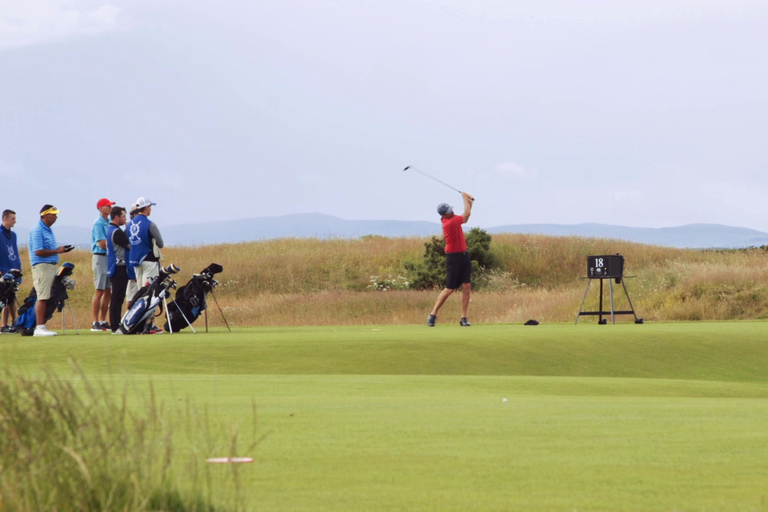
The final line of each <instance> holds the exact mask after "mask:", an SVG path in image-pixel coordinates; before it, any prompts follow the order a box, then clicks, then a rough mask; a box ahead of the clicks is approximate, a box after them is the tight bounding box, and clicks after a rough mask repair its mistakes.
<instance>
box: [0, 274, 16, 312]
mask: <svg viewBox="0 0 768 512" xmlns="http://www.w3.org/2000/svg"><path fill="white" fill-rule="evenodd" d="M19 280H21V270H17V269H12V270H10V271H8V272H6V273H5V274H3V276H2V277H0V311H2V310H3V309H4V308H5V307H6V306H8V304H11V303H12V302H13V301H14V300H16V292H17V291H19Z"/></svg>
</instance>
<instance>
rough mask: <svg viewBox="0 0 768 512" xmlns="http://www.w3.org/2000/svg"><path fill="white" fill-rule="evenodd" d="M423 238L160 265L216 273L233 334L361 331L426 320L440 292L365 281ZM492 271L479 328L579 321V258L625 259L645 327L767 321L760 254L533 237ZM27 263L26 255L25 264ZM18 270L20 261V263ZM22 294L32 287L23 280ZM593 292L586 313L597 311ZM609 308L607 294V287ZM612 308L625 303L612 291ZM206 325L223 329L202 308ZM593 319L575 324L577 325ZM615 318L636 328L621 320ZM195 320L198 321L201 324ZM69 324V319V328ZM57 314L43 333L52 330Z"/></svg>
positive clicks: (85, 282)
mask: <svg viewBox="0 0 768 512" xmlns="http://www.w3.org/2000/svg"><path fill="white" fill-rule="evenodd" d="M427 241H428V238H384V237H377V236H371V237H363V238H360V239H338V240H320V239H298V238H295V239H279V240H267V241H260V242H251V243H242V244H221V245H211V246H200V247H170V248H167V249H166V250H164V255H165V263H170V262H174V263H176V264H177V265H179V266H180V267H181V268H182V272H181V273H180V274H178V275H177V281H178V283H179V285H182V284H184V283H185V282H186V281H187V280H188V279H189V277H190V276H191V274H192V273H195V272H199V271H200V270H202V269H203V268H204V267H206V266H207V265H208V264H210V263H211V262H216V263H220V264H221V265H223V266H224V272H223V273H221V274H219V275H218V276H217V278H218V280H219V281H220V283H221V285H220V286H219V287H218V288H217V289H216V297H217V299H218V301H219V304H220V306H221V307H222V308H223V311H224V314H225V315H226V317H227V319H228V320H229V321H230V323H231V324H234V325H240V326H245V325H344V324H349V325H365V324H399V323H406V324H407V323H414V324H418V323H422V322H424V319H425V317H426V315H427V313H428V312H429V310H430V309H431V307H432V304H433V302H434V300H435V297H436V293H437V292H436V291H427V292H424V291H415V290H405V291H399V290H389V291H377V290H375V289H374V288H372V287H371V286H370V285H371V278H372V277H373V276H378V277H379V278H381V279H386V278H388V277H389V276H391V278H392V279H396V278H397V277H398V276H401V277H403V278H404V279H403V280H401V281H407V278H408V276H407V273H406V271H405V263H406V262H408V261H411V262H416V261H419V260H420V258H421V257H422V254H423V252H424V244H425V242H427ZM491 249H492V251H493V252H494V253H495V254H496V256H497V257H498V260H499V261H500V267H499V268H498V269H496V270H494V271H493V272H491V273H488V274H486V275H485V276H484V277H483V279H482V283H478V284H482V285H483V287H482V289H480V290H476V291H475V292H474V293H473V295H472V303H471V307H470V316H471V319H472V320H473V321H475V322H478V323H489V322H522V321H525V320H527V319H529V318H535V319H537V320H539V321H544V322H570V321H573V320H574V319H575V316H576V313H577V311H578V308H579V304H580V302H581V299H582V297H583V295H584V291H585V288H586V281H585V280H583V279H578V278H579V277H584V276H585V275H586V259H587V256H590V255H597V254H614V253H621V254H622V255H623V256H624V257H625V258H626V271H625V275H627V276H630V277H629V278H627V279H625V283H626V285H627V288H628V290H629V293H630V296H631V298H632V302H633V304H634V306H635V309H636V311H637V312H638V314H639V315H640V316H641V317H643V318H645V319H646V320H709V319H711V320H723V319H762V318H768V284H767V283H768V279H767V278H768V253H767V252H766V251H764V250H762V249H750V250H740V251H709V250H691V249H674V248H668V247H659V246H651V245H643V244H637V243H632V242H627V241H620V240H606V239H597V238H579V237H549V236H541V235H524V234H502V235H494V237H493V242H492V246H491ZM23 257H26V255H24V256H23ZM66 257H67V258H68V260H69V261H71V262H73V263H75V265H76V266H77V268H76V269H75V278H76V279H77V281H78V286H77V288H76V289H75V290H74V291H72V292H71V293H70V295H71V300H72V305H73V307H74V310H75V314H76V317H77V321H78V325H79V326H80V327H82V328H84V327H87V326H89V325H90V321H91V313H90V307H91V297H92V295H93V285H92V274H91V270H90V254H88V253H87V252H85V251H74V252H72V253H69V254H67V255H66ZM24 261H27V260H26V259H25V260H24ZM26 270H27V272H26V273H27V276H26V278H25V282H24V285H23V287H22V292H21V293H20V297H22V298H23V296H26V294H27V293H28V291H29V287H30V286H31V275H29V274H30V273H29V272H28V267H27V269H26ZM596 285H597V283H596V282H595V283H593V285H592V286H591V288H590V292H589V294H588V296H587V302H586V304H585V309H586V310H592V311H594V310H597V303H598V292H597V289H598V286H596ZM605 288H606V291H605V293H604V296H605V304H604V308H607V301H608V290H607V288H608V286H607V282H606V286H605ZM614 292H615V293H614V298H615V301H616V308H617V309H626V308H627V307H628V304H627V303H626V299H625V296H624V292H623V289H622V288H621V287H620V285H618V286H617V285H614ZM458 304H459V300H458V298H457V297H452V298H450V299H449V301H448V303H447V304H446V306H445V308H444V309H443V311H441V315H440V316H441V320H440V321H441V322H442V321H445V322H448V321H451V322H452V321H453V320H456V321H458V314H459V305H458ZM209 306H210V307H209V312H208V319H209V324H210V325H211V326H213V327H219V326H222V327H223V326H224V323H223V321H222V320H221V315H220V314H219V312H218V309H217V307H216V303H215V302H214V301H212V300H211V301H210V303H209ZM595 320H596V319H593V318H590V317H583V318H582V319H581V320H580V322H582V321H584V322H590V321H595ZM618 320H619V321H630V320H633V318H631V317H619V318H618ZM202 321H203V320H202V319H201V320H199V321H198V322H200V323H201V324H202ZM67 322H68V325H70V327H71V321H70V320H69V319H67ZM60 323H61V320H60V316H58V315H57V316H56V317H55V318H54V320H53V321H52V322H51V323H50V324H49V325H50V326H51V327H53V328H58V327H59V326H60Z"/></svg>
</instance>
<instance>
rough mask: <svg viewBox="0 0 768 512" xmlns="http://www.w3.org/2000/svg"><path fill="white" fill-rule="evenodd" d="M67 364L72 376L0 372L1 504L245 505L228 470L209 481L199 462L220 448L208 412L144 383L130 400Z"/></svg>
mask: <svg viewBox="0 0 768 512" xmlns="http://www.w3.org/2000/svg"><path fill="white" fill-rule="evenodd" d="M73 366H74V368H75V376H74V378H72V379H67V378H62V377H60V376H59V375H57V374H55V373H53V372H52V371H45V372H44V375H43V376H42V378H32V377H27V376H24V375H20V374H18V373H16V372H14V371H12V370H11V369H10V368H7V369H6V370H5V374H4V375H2V374H0V433H1V435H0V512H37V511H42V510H55V511H58V512H67V511H72V512H75V511H77V512H87V511H93V512H96V511H102V510H114V511H126V512H128V511H131V512H141V511H146V512H149V511H159V510H164V511H168V512H182V511H190V512H191V511H194V512H214V511H216V510H220V511H223V510H233V511H234V510H246V509H247V506H246V504H245V502H244V498H243V492H242V488H241V486H240V485H239V481H238V480H237V478H236V476H237V474H236V471H233V473H234V474H233V476H234V478H231V479H225V480H221V479H220V478H218V479H216V481H215V483H214V478H213V477H212V475H211V473H210V471H209V468H208V467H207V466H208V465H206V464H205V462H204V461H205V458H206V457H210V456H212V454H213V453H216V452H218V454H220V453H221V448H222V446H220V445H221V442H220V441H219V440H217V439H218V435H214V434H213V433H212V430H211V428H210V424H209V421H208V416H207V414H206V415H203V414H200V413H197V412H196V411H194V410H193V409H191V408H189V406H188V408H187V409H186V410H184V411H181V410H175V411H173V410H169V409H167V408H165V407H164V405H163V404H162V403H158V401H157V400H156V398H155V395H154V392H153V390H152V388H150V394H149V396H146V395H142V396H141V398H143V399H144V406H143V407H141V406H139V407H136V406H131V405H130V404H129V402H131V401H132V399H131V397H130V396H129V390H128V389H123V390H122V391H118V392H117V393H115V392H114V390H111V389H109V388H108V387H106V386H105V385H104V384H103V383H99V382H97V381H94V380H91V379H88V378H87V377H86V376H85V374H84V373H83V371H82V370H81V369H80V368H79V367H77V366H76V365H74V363H73ZM255 421H256V420H255V413H254V429H255ZM217 434H218V433H217ZM237 438H238V436H237V433H236V432H234V431H233V432H232V434H231V435H230V439H229V440H228V441H229V444H230V446H229V449H230V453H233V454H236V453H237ZM255 444H256V443H254V444H252V445H251V447H250V448H249V450H250V449H252V448H253V447H254V446H255ZM224 448H227V447H224Z"/></svg>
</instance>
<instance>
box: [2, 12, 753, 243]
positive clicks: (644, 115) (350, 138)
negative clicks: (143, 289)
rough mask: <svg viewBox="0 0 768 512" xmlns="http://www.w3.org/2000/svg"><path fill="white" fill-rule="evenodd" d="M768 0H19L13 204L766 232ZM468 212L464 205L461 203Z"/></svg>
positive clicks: (183, 216)
mask: <svg viewBox="0 0 768 512" xmlns="http://www.w3.org/2000/svg"><path fill="white" fill-rule="evenodd" d="M766 48H768V2H766V1H765V0H638V1H621V0H600V1H589V0H585V1H579V2H574V1H571V0H538V1H531V0H333V1H323V0H280V1H270V2H266V1H260V0H255V1H245V0H241V1H234V0H218V1H215V2H214V1H202V0H167V1H158V0H109V1H104V0H70V1H65V0H0V180H1V185H0V208H3V209H4V208H12V209H14V210H16V211H17V213H18V217H19V224H20V225H24V226H28V225H31V224H32V223H33V222H34V221H36V218H37V214H38V212H39V210H40V207H41V206H42V205H43V204H45V203H51V204H54V205H56V206H57V207H59V208H60V209H62V211H63V212H62V214H61V215H60V216H59V223H60V224H67V225H82V226H89V225H90V223H91V222H92V221H93V219H94V218H95V217H96V215H97V212H96V201H97V200H98V199H99V198H101V197H107V198H109V199H112V200H114V201H117V202H118V204H121V205H128V204H129V203H132V202H134V201H135V200H136V198H137V197H139V196H142V195H146V196H149V197H150V198H151V199H152V200H153V201H155V202H156V203H158V206H156V207H155V209H154V211H153V219H154V220H155V221H157V222H158V224H159V225H160V226H162V225H172V224H184V223H194V222H202V221H209V220H226V219H241V218H249V217H261V216H271V215H284V214H290V213H306V212H321V213H326V214H331V215H335V216H338V217H341V218H344V219H393V220H395V219H396V220H429V221H437V214H436V212H435V207H436V205H437V203H439V202H442V201H447V202H450V203H452V204H460V200H461V198H460V196H459V195H458V194H457V193H455V192H453V191H451V190H450V189H448V188H445V187H443V186H442V185H439V184H437V183H435V182H432V181H430V180H428V179H427V178H425V177H423V176H420V175H418V174H413V173H407V172H406V173H403V172H402V170H403V168H404V167H405V166H406V165H415V166H418V167H420V168H421V169H422V170H424V171H425V172H428V173H431V174H434V175H435V176H437V177H439V178H440V179H441V180H443V181H445V182H447V183H449V184H451V185H452V186H454V187H456V188H459V189H462V190H466V191H468V192H470V193H472V194H473V195H474V196H475V197H476V199H477V201H476V203H475V210H474V213H473V219H472V222H471V224H472V225H479V226H481V227H487V228H490V227H493V226H499V225H506V224H523V223H561V224H576V223H582V222H601V223H608V224H619V225H627V226H639V227H664V226H678V225H682V224H688V223H719V224H727V225H734V226H744V227H750V228H754V229H759V230H761V231H768V207H766V199H765V196H766V191H767V190H768V156H767V155H768V152H767V151H766V150H765V145H766V138H767V137H766V136H767V135H768V128H767V126H768V123H767V122H766V121H768V66H766V60H767V57H766V53H767V52H766ZM459 210H460V208H459Z"/></svg>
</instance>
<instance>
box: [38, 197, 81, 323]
mask: <svg viewBox="0 0 768 512" xmlns="http://www.w3.org/2000/svg"><path fill="white" fill-rule="evenodd" d="M59 213H61V212H60V211H59V210H57V209H56V208H55V207H54V206H53V205H50V204H46V205H45V206H43V207H42V208H41V209H40V222H38V223H37V224H35V225H34V226H33V227H32V229H31V230H30V231H29V263H30V265H32V281H33V283H34V286H35V291H36V292H37V303H35V315H36V316H37V326H36V327H35V332H34V334H33V336H56V334H58V333H56V332H54V331H49V330H48V327H46V326H45V310H46V308H47V307H48V299H50V298H51V288H52V287H53V280H54V278H55V277H56V264H57V263H58V262H59V254H62V253H65V252H68V251H71V250H72V249H73V247H72V246H71V245H67V246H64V245H58V244H57V243H56V237H55V236H54V235H53V230H52V229H51V226H53V224H54V223H55V222H56V220H57V219H58V216H59Z"/></svg>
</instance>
